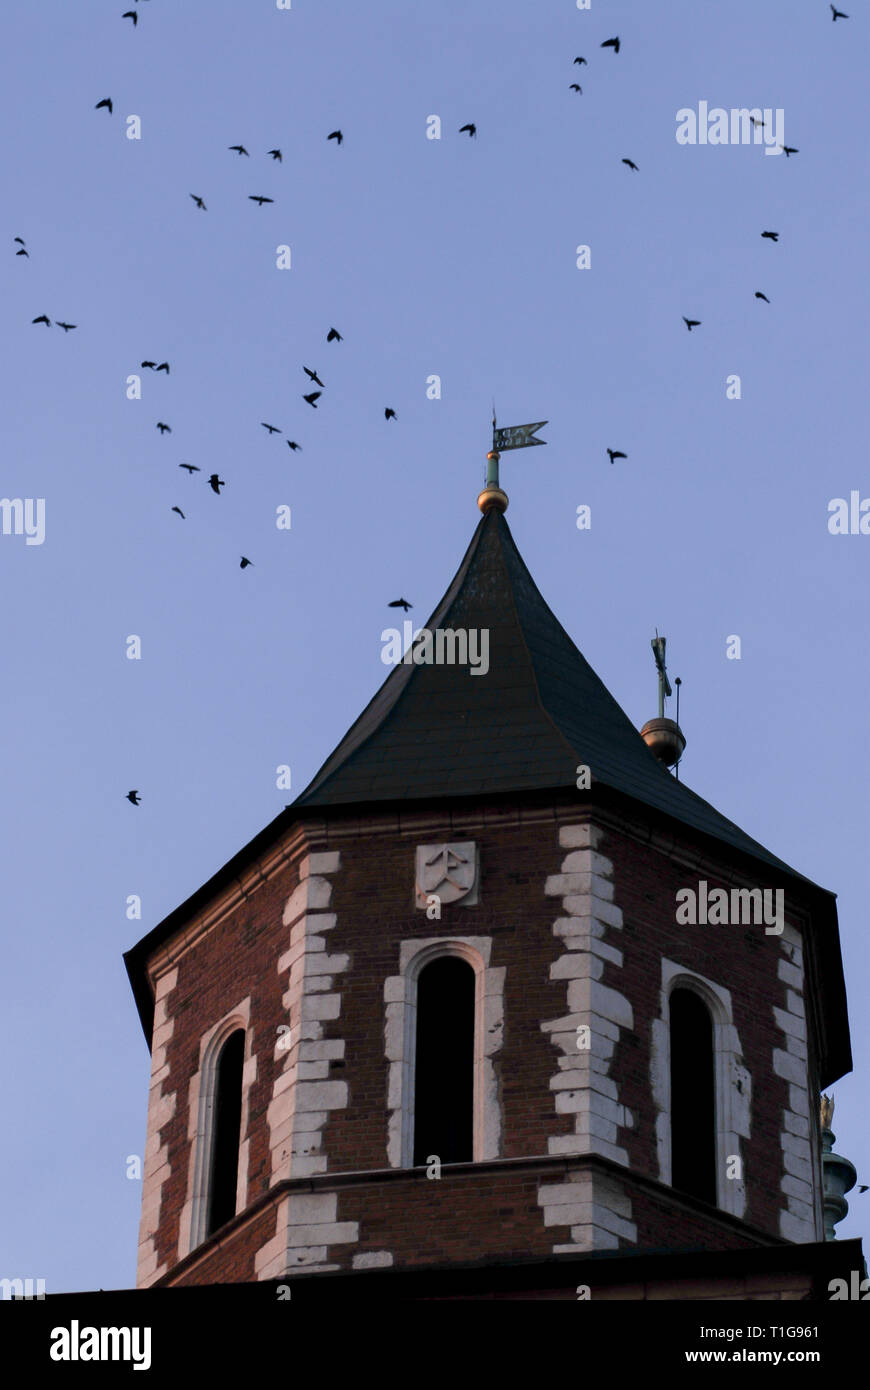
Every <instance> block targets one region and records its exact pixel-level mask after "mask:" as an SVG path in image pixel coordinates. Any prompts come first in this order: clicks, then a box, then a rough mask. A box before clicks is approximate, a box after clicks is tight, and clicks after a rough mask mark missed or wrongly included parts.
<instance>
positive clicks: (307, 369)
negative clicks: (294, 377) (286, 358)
mask: <svg viewBox="0 0 870 1390" xmlns="http://www.w3.org/2000/svg"><path fill="white" fill-rule="evenodd" d="M302 370H303V372H304V373H305V375H306V376H307V377H310V379H311V380H312V381H316V382H317V385H318V386H323V382H322V381H321V380H320V377H319V376H318V375H317V373H316V372H312V370H311V368H310V367H303V368H302Z"/></svg>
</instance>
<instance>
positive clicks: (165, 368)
mask: <svg viewBox="0 0 870 1390" xmlns="http://www.w3.org/2000/svg"><path fill="white" fill-rule="evenodd" d="M157 371H158V372H165V373H166V375H167V376H169V363H168V362H161V363H160V365H159V367H158V368H157Z"/></svg>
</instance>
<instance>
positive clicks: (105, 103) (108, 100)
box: [94, 97, 113, 116]
mask: <svg viewBox="0 0 870 1390" xmlns="http://www.w3.org/2000/svg"><path fill="white" fill-rule="evenodd" d="M101 106H105V107H106V108H107V110H108V112H109V115H110V116H111V114H112V109H113V108H112V98H111V97H103V100H102V101H98V102H97V104H96V106H95V107H94V110H95V111H99V109H100V107H101Z"/></svg>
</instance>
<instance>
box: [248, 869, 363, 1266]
mask: <svg viewBox="0 0 870 1390" xmlns="http://www.w3.org/2000/svg"><path fill="white" fill-rule="evenodd" d="M340 867H341V857H340V854H339V851H338V850H329V851H326V852H323V853H315V854H309V855H308V856H307V858H306V859H304V860H303V861H302V864H301V865H300V870H299V880H300V881H299V885H298V887H297V888H295V889H294V891H293V892H292V893H291V895H290V897H289V898H288V899H287V903H286V905H285V907H284V914H283V918H282V920H283V923H284V926H285V927H287V928H289V933H290V935H289V943H288V949H287V950H286V951H285V952H284V953H283V955H282V956H281V957H280V958H279V960H278V965H277V968H278V974H279V975H281V976H284V975H287V986H286V990H285V993H284V995H283V998H282V1002H283V1004H284V1007H285V1009H286V1011H287V1014H286V1024H285V1025H284V1026H285V1027H288V1026H289V1029H290V1032H289V1034H287V1033H286V1032H285V1033H283V1034H281V1035H279V1036H278V1037H276V1039H275V1057H276V1058H278V1059H282V1060H283V1062H284V1066H283V1068H282V1070H281V1071H280V1072H279V1073H278V1075H277V1077H276V1080H275V1084H274V1086H273V1089H272V1098H271V1101H270V1103H269V1107H268V1110H267V1115H266V1118H267V1122H268V1125H269V1145H270V1149H271V1154H272V1171H271V1176H270V1183H271V1185H272V1186H273V1187H274V1185H275V1184H276V1183H279V1182H282V1181H284V1180H285V1179H287V1178H305V1177H309V1176H311V1174H313V1173H325V1172H326V1171H327V1168H328V1166H329V1159H328V1155H327V1154H326V1153H324V1151H323V1147H322V1144H323V1131H324V1128H325V1126H326V1123H327V1121H328V1119H329V1115H330V1113H331V1112H332V1111H333V1110H343V1109H345V1108H346V1106H347V1104H348V1099H349V1097H348V1085H347V1082H346V1081H343V1080H331V1079H330V1065H329V1064H330V1062H331V1061H333V1060H341V1059H342V1058H343V1057H344V1053H345V1043H344V1040H343V1039H340V1038H335V1037H331V1038H329V1039H326V1038H324V1023H325V1022H327V1021H332V1020H335V1019H338V1018H340V1017H341V993H340V989H338V988H336V987H335V982H336V977H340V976H341V975H342V974H343V973H344V972H345V971H346V970H347V968H348V965H349V963H350V962H349V957H348V956H347V955H346V954H342V953H330V951H329V932H331V931H332V930H333V929H334V927H335V923H336V917H335V914H334V913H333V912H330V911H329V907H330V903H331V898H332V884H331V882H330V877H331V876H332V875H333V874H336V873H338V871H339V869H340ZM288 972H289V974H288ZM331 1031H334V1029H333V1030H331ZM288 1041H289V1046H288ZM337 1204H338V1196H337V1194H336V1193H334V1192H332V1193H330V1192H319V1193H314V1194H304V1195H298V1196H297V1195H291V1196H289V1197H285V1198H282V1200H281V1201H280V1202H279V1204H278V1209H277V1222H276V1230H275V1235H274V1237H273V1238H272V1239H271V1240H270V1241H268V1242H267V1243H266V1245H264V1246H263V1247H262V1248H261V1249H260V1250H259V1251H258V1253H257V1256H256V1262H255V1268H256V1274H257V1278H258V1279H273V1278H277V1277H279V1276H280V1275H281V1274H285V1273H287V1272H288V1271H289V1270H292V1269H298V1268H300V1267H303V1266H304V1267H305V1268H306V1269H321V1270H322V1269H336V1268H338V1266H337V1265H335V1264H333V1263H330V1261H329V1246H330V1245H332V1244H343V1243H348V1242H355V1241H356V1240H358V1238H359V1232H358V1223H356V1222H349V1221H344V1222H343V1221H339V1220H338V1219H337V1214H336V1213H337Z"/></svg>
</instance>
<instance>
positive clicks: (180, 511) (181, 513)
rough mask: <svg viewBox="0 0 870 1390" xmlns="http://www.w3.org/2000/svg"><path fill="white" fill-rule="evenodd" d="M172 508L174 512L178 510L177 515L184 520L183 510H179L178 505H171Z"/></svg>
mask: <svg viewBox="0 0 870 1390" xmlns="http://www.w3.org/2000/svg"><path fill="white" fill-rule="evenodd" d="M172 510H173V511H174V512H178V515H179V516H180V517H181V520H182V521H185V520H186V517H185V515H184V512H183V511H182V510H181V508H180V507H173V508H172Z"/></svg>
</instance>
